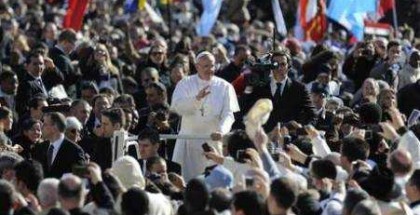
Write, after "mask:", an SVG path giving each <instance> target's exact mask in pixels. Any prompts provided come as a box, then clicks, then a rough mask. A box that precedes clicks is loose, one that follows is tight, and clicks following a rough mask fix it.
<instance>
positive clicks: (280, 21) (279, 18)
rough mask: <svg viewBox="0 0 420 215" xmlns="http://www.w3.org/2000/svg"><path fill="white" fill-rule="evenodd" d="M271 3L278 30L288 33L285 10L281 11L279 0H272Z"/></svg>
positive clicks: (284, 33) (282, 33) (283, 33)
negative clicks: (284, 16)
mask: <svg viewBox="0 0 420 215" xmlns="http://www.w3.org/2000/svg"><path fill="white" fill-rule="evenodd" d="M271 5H272V8H273V13H274V20H275V21H276V27H277V31H278V32H279V33H280V34H281V35H284V36H286V34H287V29H286V23H285V22H284V18H283V12H281V8H280V3H279V0H271Z"/></svg>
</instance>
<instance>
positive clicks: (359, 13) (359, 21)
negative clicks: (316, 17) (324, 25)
mask: <svg viewBox="0 0 420 215" xmlns="http://www.w3.org/2000/svg"><path fill="white" fill-rule="evenodd" d="M375 11H376V0H334V1H331V2H330V5H329V7H328V10H327V15H328V17H330V18H331V19H333V20H335V21H337V22H338V23H339V24H341V25H342V26H344V27H345V28H346V29H347V30H349V31H350V32H351V33H352V35H353V36H354V37H355V38H356V39H357V40H358V41H361V40H363V35H364V19H365V17H366V15H367V14H368V13H370V12H375Z"/></svg>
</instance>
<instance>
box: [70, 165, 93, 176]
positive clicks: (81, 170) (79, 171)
mask: <svg viewBox="0 0 420 215" xmlns="http://www.w3.org/2000/svg"><path fill="white" fill-rule="evenodd" d="M72 172H73V174H74V175H77V176H79V177H81V178H83V177H86V175H89V170H88V166H87V165H74V166H73V167H72Z"/></svg>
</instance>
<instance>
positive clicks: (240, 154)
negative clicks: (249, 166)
mask: <svg viewBox="0 0 420 215" xmlns="http://www.w3.org/2000/svg"><path fill="white" fill-rule="evenodd" d="M245 159H250V156H249V155H248V154H247V153H246V152H245V150H238V151H237V152H236V160H237V161H238V162H239V163H245Z"/></svg>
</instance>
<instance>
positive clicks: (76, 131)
mask: <svg viewBox="0 0 420 215" xmlns="http://www.w3.org/2000/svg"><path fill="white" fill-rule="evenodd" d="M70 133H72V134H78V133H80V131H79V130H77V129H71V130H70Z"/></svg>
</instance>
